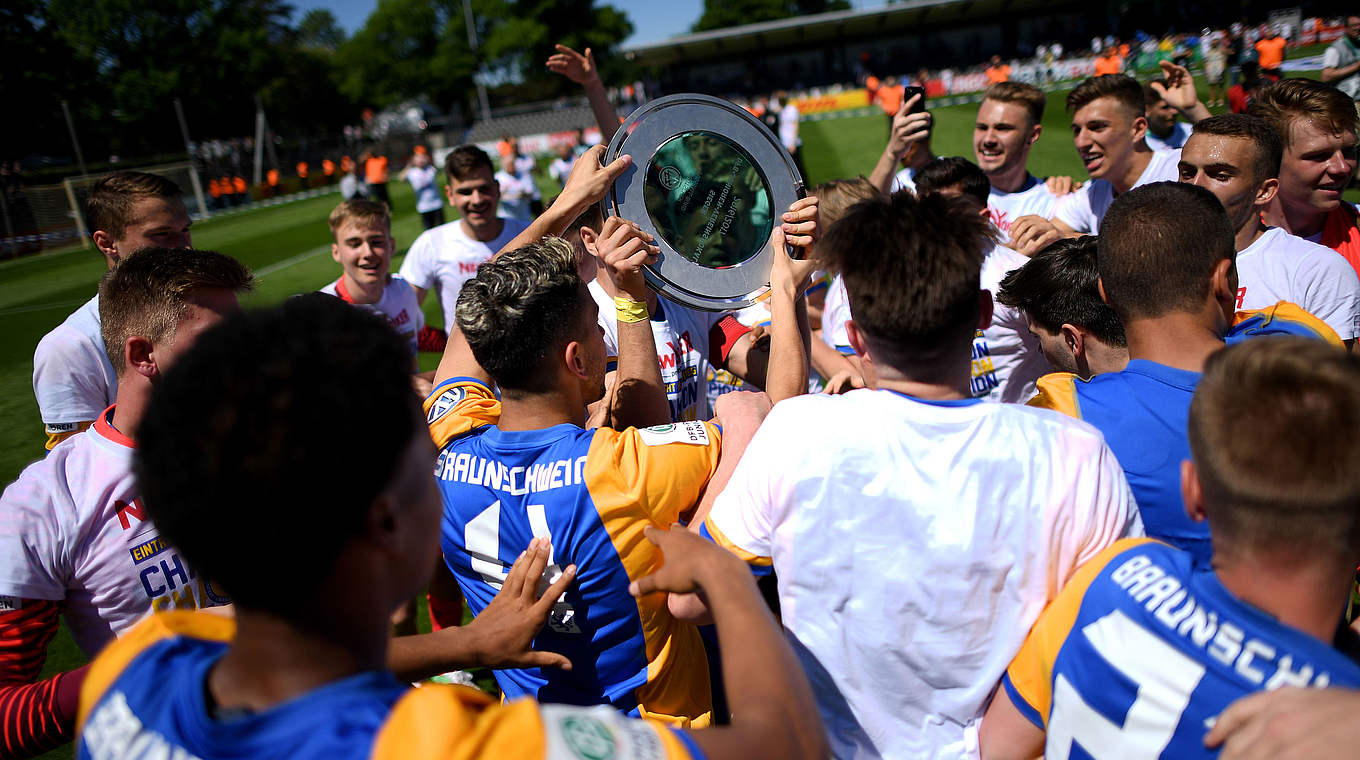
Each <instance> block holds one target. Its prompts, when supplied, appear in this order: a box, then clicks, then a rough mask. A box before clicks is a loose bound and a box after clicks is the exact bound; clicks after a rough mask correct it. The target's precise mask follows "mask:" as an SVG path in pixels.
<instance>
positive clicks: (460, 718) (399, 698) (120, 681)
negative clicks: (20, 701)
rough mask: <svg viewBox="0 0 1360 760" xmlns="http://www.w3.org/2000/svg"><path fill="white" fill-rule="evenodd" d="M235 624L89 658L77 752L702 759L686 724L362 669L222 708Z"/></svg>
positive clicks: (185, 620) (169, 620) (93, 755)
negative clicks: (224, 668)
mask: <svg viewBox="0 0 1360 760" xmlns="http://www.w3.org/2000/svg"><path fill="white" fill-rule="evenodd" d="M235 630H236V625H235V621H234V620H232V619H231V618H225V617H221V616H216V615H210V614H204V613H197V612H168V613H161V614H158V615H152V616H151V617H148V618H147V619H146V620H144V621H142V622H141V623H138V624H137V625H136V626H135V627H134V628H132V629H131V630H130V631H129V632H128V633H127V634H126V635H125V636H123V637H122V638H120V639H118V640H117V641H115V642H113V643H112V644H110V645H109V646H108V647H107V648H106V649H105V650H104V651H103V652H101V653H100V655H99V657H97V658H96V659H95V661H94V662H93V663H92V664H91V665H90V669H89V671H88V672H87V674H86V676H85V682H84V683H83V684H82V686H81V691H80V714H79V716H78V718H77V726H78V729H77V730H78V732H79V734H78V737H77V739H76V751H77V753H78V755H79V757H81V758H82V759H84V760H133V759H134V758H137V759H141V758H153V757H159V758H170V759H172V760H173V759H177V758H180V759H183V760H192V759H193V758H203V759H204V760H211V759H213V758H223V759H228V758H279V759H280V760H283V758H288V760H347V759H349V758H353V759H354V760H360V759H361V758H362V759H366V760H398V759H401V760H405V759H406V758H425V757H431V758H437V757H458V758H463V760H491V759H492V758H494V760H531V759H532V760H541V759H542V758H566V757H576V758H588V757H600V758H603V757H610V758H614V760H703V753H702V751H701V750H700V749H699V747H698V745H697V744H695V743H694V741H693V739H692V738H691V737H690V736H689V735H688V734H687V733H686V732H684V731H680V730H675V729H673V728H671V727H670V726H667V725H665V724H662V723H658V722H655V721H644V720H634V719H631V718H626V717H624V716H623V715H622V714H620V713H619V712H617V711H615V710H611V709H609V708H607V707H602V706H597V707H591V708H585V707H574V706H569V705H542V706H540V705H538V704H535V703H534V702H533V701H532V700H528V699H521V700H518V701H515V702H507V703H501V702H500V701H498V700H495V699H493V698H491V697H489V696H487V695H486V694H483V693H482V692H479V691H477V690H476V689H470V688H466V687H462V686H446V685H443V684H426V685H425V686H424V687H422V688H419V689H412V688H411V687H410V686H409V685H408V684H404V683H399V682H398V681H397V680H396V679H395V678H394V677H393V676H392V674H391V673H388V672H386V671H382V672H368V673H358V674H355V675H352V676H350V677H348V678H343V679H341V680H338V681H333V682H331V683H328V684H326V685H324V686H321V687H320V688H317V689H315V690H313V691H310V692H308V693H306V694H303V695H301V696H297V697H294V698H292V699H289V700H286V701H284V702H283V703H281V704H278V705H275V706H274V707H271V708H269V709H267V710H263V711H261V712H258V713H242V714H226V715H214V712H215V710H214V709H213V708H212V706H211V705H210V704H209V703H208V698H207V687H206V679H207V677H208V672H209V671H210V670H211V669H212V667H213V665H214V664H216V663H217V661H218V660H219V659H221V657H222V655H223V654H224V653H225V652H226V649H227V646H228V643H229V642H230V640H231V638H232V636H233V635H234V633H235Z"/></svg>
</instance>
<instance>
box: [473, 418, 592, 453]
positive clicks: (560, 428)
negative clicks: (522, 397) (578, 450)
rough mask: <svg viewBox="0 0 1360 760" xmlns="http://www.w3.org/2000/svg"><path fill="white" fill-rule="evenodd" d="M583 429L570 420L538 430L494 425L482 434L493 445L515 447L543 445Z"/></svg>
mask: <svg viewBox="0 0 1360 760" xmlns="http://www.w3.org/2000/svg"><path fill="white" fill-rule="evenodd" d="M583 429H584V428H581V427H579V426H577V425H573V424H571V423H569V422H563V423H562V424H560V425H553V426H552V427H545V428H540V429H538V430H501V429H500V428H498V427H496V426H494V425H493V426H491V427H490V428H489V429H488V430H487V431H486V433H484V434H483V435H482V440H483V441H484V442H486V443H487V444H489V445H492V446H498V445H504V446H511V447H515V448H519V447H523V446H541V445H544V444H548V443H552V442H553V441H556V440H558V439H559V438H564V437H566V436H569V435H576V434H579V433H580V432H581V431H582V430H583Z"/></svg>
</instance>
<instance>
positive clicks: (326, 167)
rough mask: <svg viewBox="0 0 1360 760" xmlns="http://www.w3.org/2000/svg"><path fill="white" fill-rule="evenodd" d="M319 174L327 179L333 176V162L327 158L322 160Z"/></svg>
mask: <svg viewBox="0 0 1360 760" xmlns="http://www.w3.org/2000/svg"><path fill="white" fill-rule="evenodd" d="M321 173H322V174H324V175H326V176H327V177H329V176H331V175H332V174H335V162H334V161H332V160H330V159H329V158H323V159H322V160H321Z"/></svg>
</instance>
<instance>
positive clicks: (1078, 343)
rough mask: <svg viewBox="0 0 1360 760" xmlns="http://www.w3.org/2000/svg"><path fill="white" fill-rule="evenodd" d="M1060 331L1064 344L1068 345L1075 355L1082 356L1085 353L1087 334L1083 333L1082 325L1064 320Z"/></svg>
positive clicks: (1068, 348)
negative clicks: (1078, 325)
mask: <svg viewBox="0 0 1360 760" xmlns="http://www.w3.org/2000/svg"><path fill="white" fill-rule="evenodd" d="M1058 332H1059V333H1060V334H1061V335H1062V339H1063V345H1064V346H1067V350H1068V351H1069V352H1071V354H1072V355H1073V356H1075V357H1078V358H1080V357H1081V356H1083V355H1084V354H1085V352H1086V335H1085V334H1084V333H1082V331H1081V328H1080V327H1077V326H1076V325H1074V324H1072V323H1070V322H1064V323H1063V326H1062V327H1060V328H1058Z"/></svg>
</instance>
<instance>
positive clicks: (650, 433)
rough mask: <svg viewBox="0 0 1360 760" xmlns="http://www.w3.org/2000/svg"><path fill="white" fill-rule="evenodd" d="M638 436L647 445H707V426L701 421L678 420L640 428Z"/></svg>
mask: <svg viewBox="0 0 1360 760" xmlns="http://www.w3.org/2000/svg"><path fill="white" fill-rule="evenodd" d="M638 436H639V437H641V438H642V442H643V443H645V444H647V445H648V446H664V445H666V444H668V443H692V444H694V445H696V446H707V445H708V427H707V426H706V425H704V423H702V422H680V423H676V424H671V425H657V426H655V427H649V428H642V429H640V430H638Z"/></svg>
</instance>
